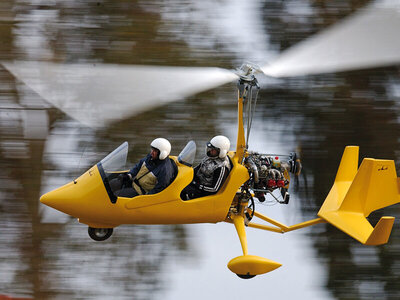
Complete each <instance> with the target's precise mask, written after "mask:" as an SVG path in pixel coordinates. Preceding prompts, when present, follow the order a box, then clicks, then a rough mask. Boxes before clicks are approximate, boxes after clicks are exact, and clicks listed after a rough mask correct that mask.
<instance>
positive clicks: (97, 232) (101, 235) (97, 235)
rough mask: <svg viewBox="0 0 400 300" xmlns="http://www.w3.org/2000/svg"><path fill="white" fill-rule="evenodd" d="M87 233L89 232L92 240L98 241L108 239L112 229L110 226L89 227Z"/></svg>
mask: <svg viewBox="0 0 400 300" xmlns="http://www.w3.org/2000/svg"><path fill="white" fill-rule="evenodd" d="M88 233H89V236H90V237H91V238H92V239H93V240H95V241H98V242H100V241H105V240H106V239H108V238H109V237H110V236H111V235H112V233H113V229H112V228H93V227H89V228H88Z"/></svg>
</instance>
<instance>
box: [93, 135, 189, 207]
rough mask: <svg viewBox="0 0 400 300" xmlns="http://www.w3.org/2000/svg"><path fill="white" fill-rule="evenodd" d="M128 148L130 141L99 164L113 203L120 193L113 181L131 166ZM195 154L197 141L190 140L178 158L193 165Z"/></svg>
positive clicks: (181, 161)
mask: <svg viewBox="0 0 400 300" xmlns="http://www.w3.org/2000/svg"><path fill="white" fill-rule="evenodd" d="M128 150H129V145H128V142H124V143H122V144H121V145H120V146H119V147H118V148H116V149H115V150H114V151H112V152H111V153H110V154H108V155H107V156H106V157H105V158H103V159H102V160H101V161H100V162H99V163H98V164H97V167H98V169H99V172H100V175H101V178H102V180H103V183H104V186H105V188H106V190H107V193H108V196H109V197H110V200H111V202H112V203H116V201H117V198H118V195H117V193H116V191H117V189H118V187H116V186H115V184H113V182H115V180H114V181H113V179H116V178H118V176H120V175H121V174H124V173H126V172H127V171H128V169H129V168H130V167H129V166H127V158H128ZM195 155H196V143H195V142H194V141H189V142H188V143H187V144H186V146H185V147H184V148H183V150H182V151H181V153H180V154H179V156H178V158H177V160H178V162H179V163H181V164H183V165H186V166H189V167H191V166H192V165H193V162H194V159H195ZM170 159H171V161H172V163H173V165H174V166H175V167H176V163H175V161H174V159H172V158H170ZM132 166H133V164H132ZM175 170H176V174H175V178H176V175H177V173H178V168H177V167H176V168H175Z"/></svg>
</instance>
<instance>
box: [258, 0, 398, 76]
mask: <svg viewBox="0 0 400 300" xmlns="http://www.w3.org/2000/svg"><path fill="white" fill-rule="evenodd" d="M395 2H396V1H386V2H384V3H381V4H376V5H370V6H367V7H366V8H364V9H361V10H359V11H358V12H357V13H355V14H354V15H352V16H350V17H348V18H346V19H344V20H343V21H341V22H339V23H337V24H335V25H333V26H332V27H330V28H328V29H326V30H324V31H322V32H321V33H319V34H317V35H315V36H312V37H311V38H309V39H306V40H305V41H303V42H300V43H299V44H297V45H295V46H293V47H292V48H289V49H288V50H286V51H284V52H283V53H282V54H281V55H280V56H279V57H278V58H277V60H276V61H274V62H272V64H270V65H266V66H263V67H262V70H263V72H264V73H265V74H266V75H269V76H272V77H292V76H302V75H311V74H321V73H333V72H342V71H349V70H357V69H366V68H373V67H383V66H388V65H393V64H398V63H399V62H400V34H399V33H398V30H399V28H400V5H399V4H398V3H397V4H396V3H395Z"/></svg>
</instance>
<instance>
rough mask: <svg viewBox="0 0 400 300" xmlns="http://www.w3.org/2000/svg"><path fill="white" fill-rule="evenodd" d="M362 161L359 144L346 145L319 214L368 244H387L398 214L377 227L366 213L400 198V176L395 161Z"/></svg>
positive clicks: (398, 200) (395, 201) (384, 220)
mask: <svg viewBox="0 0 400 300" xmlns="http://www.w3.org/2000/svg"><path fill="white" fill-rule="evenodd" d="M357 165H358V147H356V146H348V147H346V149H345V151H344V153H343V156H342V160H341V162H340V166H339V170H338V173H337V175H336V179H335V182H334V184H333V186H332V189H331V191H330V192H329V194H328V196H327V198H326V200H325V202H324V204H323V205H322V207H321V209H320V211H319V212H318V216H319V217H321V218H323V219H325V220H326V221H327V222H329V223H331V224H332V225H334V226H336V227H337V228H339V229H340V230H342V231H344V232H345V233H347V234H348V235H350V236H352V237H353V238H355V239H356V240H358V241H359V242H361V243H363V244H366V245H380V244H385V243H386V242H387V241H388V239H389V235H390V232H391V230H392V227H393V222H394V217H382V218H381V219H380V221H379V222H378V224H377V225H376V226H375V228H374V227H372V225H371V224H370V223H369V222H368V220H367V219H366V217H367V216H368V215H369V214H370V213H371V212H372V211H374V210H377V209H380V208H383V207H386V206H389V205H392V204H395V203H399V202H400V179H399V178H397V175H396V169H395V165H394V161H392V160H381V159H372V158H366V159H364V160H363V162H362V163H361V166H360V168H359V169H358V171H357Z"/></svg>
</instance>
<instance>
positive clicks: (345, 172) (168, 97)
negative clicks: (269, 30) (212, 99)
mask: <svg viewBox="0 0 400 300" xmlns="http://www.w3.org/2000/svg"><path fill="white" fill-rule="evenodd" d="M399 11H400V10H399V9H398V7H396V9H393V7H390V5H389V4H387V6H386V7H375V6H370V7H369V8H367V9H365V10H363V11H362V12H359V13H357V14H356V15H355V16H354V17H352V18H350V19H347V20H345V21H343V22H342V23H340V24H337V25H335V26H334V27H332V28H330V29H328V30H326V31H325V32H323V33H322V34H319V35H317V36H315V37H312V38H310V39H308V40H306V41H305V42H302V43H300V44H299V45H298V46H295V47H293V48H291V49H289V50H286V51H285V52H284V53H283V54H282V55H280V56H279V58H278V59H277V60H276V61H275V62H273V63H272V64H270V65H267V66H263V67H261V68H258V67H257V66H255V65H251V64H245V65H243V66H242V68H241V69H240V70H238V71H237V73H236V75H233V74H232V73H230V72H228V71H226V70H222V69H216V68H202V69H200V68H196V69H194V68H180V69H177V68H175V67H164V68H161V69H157V72H153V71H156V70H155V67H145V66H142V67H139V68H137V67H136V68H135V69H133V67H132V68H130V67H127V66H124V67H118V68H116V67H115V66H110V65H104V66H102V65H95V66H92V65H57V64H54V63H30V62H7V63H3V65H4V66H5V67H6V68H7V69H8V70H10V72H12V73H13V74H14V75H15V76H16V77H17V78H19V79H20V80H21V81H23V82H24V83H25V84H27V85H28V86H29V87H31V88H32V89H33V90H34V91H36V92H37V93H38V94H39V95H41V96H42V97H43V98H44V99H46V100H47V101H48V102H50V103H52V104H53V105H54V106H56V107H58V108H60V109H62V110H63V111H65V112H66V113H67V114H68V115H70V116H71V117H73V118H75V119H77V120H79V121H81V122H82V123H83V124H86V125H88V126H96V125H97V124H96V122H98V121H99V120H103V122H105V123H109V122H112V121H113V120H116V119H118V118H122V117H125V116H126V115H125V116H124V115H121V111H123V112H124V113H126V114H128V115H129V112H130V111H131V110H132V111H133V110H136V111H140V110H143V109H148V108H149V107H150V106H149V105H150V104H151V103H153V104H154V103H155V100H154V99H155V98H157V99H160V100H159V102H157V104H159V103H165V102H167V101H172V100H177V99H178V98H181V97H185V96H187V95H190V94H193V93H197V92H200V91H202V90H206V89H209V88H212V87H214V86H218V85H219V84H223V83H227V82H230V81H232V80H233V79H235V80H236V79H238V85H237V86H238V129H237V142H236V149H235V151H233V152H230V153H229V158H230V161H231V164H232V168H231V171H230V173H229V176H228V178H227V180H226V182H225V183H224V185H223V187H222V188H221V190H219V191H218V193H217V194H215V195H212V196H207V197H202V198H198V199H193V200H189V201H183V200H182V199H181V198H180V193H181V191H182V190H183V188H184V187H186V186H187V185H188V184H189V183H190V182H191V180H192V178H193V168H192V167H191V165H192V163H193V159H194V153H195V144H194V143H193V142H189V143H188V145H187V146H186V147H185V148H184V149H183V151H182V152H181V154H180V155H179V156H178V157H171V159H172V160H173V161H174V163H175V164H176V166H177V174H176V178H175V179H174V181H173V182H172V183H171V184H170V185H169V186H168V187H167V188H166V189H165V190H163V191H162V192H160V193H158V194H155V195H143V196H137V197H134V198H125V197H118V196H117V195H116V194H115V191H113V190H112V188H111V186H110V184H109V181H110V180H112V179H113V178H115V177H117V176H118V175H119V174H121V173H123V172H126V170H125V169H124V167H125V162H126V157H127V151H128V144H127V143H126V142H125V143H123V144H122V145H121V146H120V147H118V148H117V149H116V150H114V151H113V152H112V153H111V154H109V155H108V156H107V157H106V158H104V159H103V160H102V161H100V162H99V163H98V164H96V165H94V166H93V167H91V168H90V169H89V170H88V171H87V172H85V173H84V174H83V175H82V176H80V177H79V178H77V179H75V180H73V181H71V182H70V183H68V184H66V185H64V186H62V187H60V188H58V189H55V190H53V191H51V192H49V193H46V194H44V195H43V196H42V197H41V198H40V201H41V202H42V203H43V204H45V205H48V206H50V207H53V208H55V209H57V210H59V211H61V212H63V213H66V214H68V215H71V216H73V217H75V218H78V220H79V222H81V223H83V224H87V225H88V226H89V235H90V236H91V237H92V238H93V239H95V240H98V241H101V240H106V239H107V238H109V237H110V236H111V234H112V232H113V228H115V227H117V226H119V225H121V224H189V223H218V222H228V223H232V224H234V226H235V229H236V231H237V234H238V237H239V240H240V243H241V246H242V250H243V255H241V256H238V257H236V258H233V259H232V260H230V261H229V263H228V268H229V269H230V270H231V271H232V272H234V273H235V274H237V275H238V276H239V277H241V278H252V277H254V276H256V275H260V274H264V273H267V272H270V271H272V270H274V269H276V268H278V267H280V266H281V264H279V263H277V262H274V261H272V260H269V259H266V258H263V257H259V256H255V255H249V253H248V247H247V238H246V227H251V228H257V229H262V230H267V231H272V232H277V233H285V232H289V231H293V230H297V229H300V228H304V227H307V226H311V225H316V224H320V223H330V224H332V225H334V226H335V227H337V228H339V229H340V230H342V231H343V232H345V233H346V234H348V235H350V236H351V237H353V238H354V239H356V240H358V241H359V242H360V243H362V244H366V245H380V244H384V243H386V242H387V241H388V239H389V235H390V232H391V229H392V226H393V223H394V218H393V217H382V218H381V219H380V220H379V222H378V223H377V224H376V225H375V227H373V226H372V225H371V224H370V222H369V221H368V220H367V217H368V216H369V214H370V213H371V212H372V211H375V210H377V209H380V208H383V207H386V206H389V205H392V204H396V203H398V202H400V179H399V178H397V174H396V169H395V164H394V161H392V160H383V159H372V158H365V159H364V160H363V161H362V163H361V165H360V166H358V147H357V146H348V147H346V148H345V150H344V153H343V156H342V160H341V163H340V165H339V169H338V171H337V175H336V178H335V180H334V183H333V186H332V188H331V190H330V192H329V194H328V196H327V197H326V199H325V201H324V203H323V205H322V207H321V209H320V210H319V212H318V213H317V218H315V219H312V220H309V221H306V222H302V223H299V224H295V225H291V226H287V225H285V224H282V223H280V222H279V221H276V220H273V219H271V218H269V217H267V216H265V215H263V214H261V213H259V212H257V211H256V210H255V206H254V199H253V197H255V196H256V197H259V196H260V195H263V194H272V192H273V191H274V190H276V189H279V190H280V191H281V194H282V196H283V198H284V200H285V201H287V200H288V199H287V197H288V194H287V190H288V188H289V183H290V175H289V173H294V174H295V175H296V174H297V175H298V174H299V172H300V169H301V164H300V161H299V159H298V158H297V156H296V155H295V154H293V155H290V156H289V158H288V160H287V161H284V162H282V161H281V163H280V164H279V163H278V164H273V163H270V162H271V160H270V157H269V156H268V155H266V154H259V153H254V152H251V151H250V150H249V147H248V138H249V133H250V128H251V120H252V114H253V112H254V107H255V104H256V99H257V97H256V95H257V89H258V83H257V80H256V77H255V74H256V73H258V72H260V73H261V72H262V73H264V74H266V75H268V76H272V77H285V76H299V75H300V76H301V75H308V74H319V73H327V72H340V71H347V70H354V69H362V68H369V67H376V66H385V65H391V64H397V63H399V62H400V39H399V38H398V37H399V36H398V34H397V32H396V33H395V34H393V35H384V34H382V30H383V28H384V27H385V28H384V30H385V32H388V31H389V30H392V32H393V30H394V31H397V28H398V26H399V24H400V12H399ZM386 27H387V28H386ZM365 32H368V34H362V33H365ZM387 36H389V37H390V41H389V42H388V41H387V40H386V38H387ZM396 37H397V38H396ZM371 40H374V43H371ZM388 45H390V46H388ZM367 49H368V50H369V51H365V50H367ZM77 74H78V75H77ZM74 76H75V77H74ZM77 77H79V78H78V79H79V80H77ZM147 77H153V78H156V80H158V81H162V83H163V87H162V88H160V89H159V90H160V91H158V90H154V93H152V94H151V95H147V94H146V95H137V99H139V100H138V101H132V93H126V97H125V96H123V97H122V98H121V99H119V103H118V104H120V105H115V104H114V103H112V102H111V101H108V100H109V99H110V98H111V97H112V96H113V95H112V92H110V91H109V89H110V86H112V87H113V88H115V89H117V88H119V87H121V90H124V89H123V88H122V87H124V88H125V87H127V86H138V85H139V84H138V80H140V79H142V78H147ZM171 82H172V83H174V82H180V83H182V84H181V86H179V88H181V89H180V90H179V91H177V92H174V93H173V92H171V90H169V88H170V87H171V86H172V84H171ZM87 91H96V94H94V95H93V96H90V95H89V93H88V92H87ZM157 93H158V94H157ZM63 95H68V97H63ZM124 97H125V98H124ZM146 97H153V98H146ZM66 101H69V102H68V103H67V104H66ZM149 103H150V104H149ZM154 105H155V104H154ZM244 114H246V118H247V131H246V134H245V128H244V116H243V115H244ZM277 176H278V177H279V179H280V180H281V181H283V184H282V183H281V184H279V185H278V184H277V181H278V180H277ZM270 180H271V181H272V184H269V183H270ZM256 219H258V220H259V221H258V223H257V222H256ZM267 223H268V224H267Z"/></svg>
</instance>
